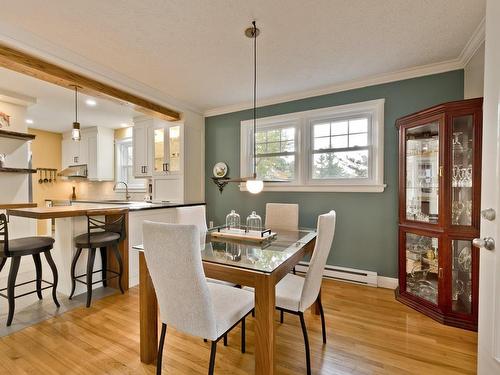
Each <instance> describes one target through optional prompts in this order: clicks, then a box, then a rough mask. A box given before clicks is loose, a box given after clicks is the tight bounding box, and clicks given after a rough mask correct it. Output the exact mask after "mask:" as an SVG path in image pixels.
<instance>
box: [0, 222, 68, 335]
mask: <svg viewBox="0 0 500 375" xmlns="http://www.w3.org/2000/svg"><path fill="white" fill-rule="evenodd" d="M53 245H54V239H53V238H51V237H42V236H36V237H23V238H15V239H12V240H9V230H8V221H7V216H5V214H0V272H1V271H2V268H3V267H4V265H5V262H7V258H10V270H9V277H8V280H7V288H3V289H0V296H2V297H4V298H7V300H8V301H9V314H8V316H7V327H9V326H10V325H11V324H12V319H13V318H14V309H15V299H16V298H19V297H24V296H27V295H29V294H33V293H37V295H38V298H39V299H42V290H45V289H49V288H52V298H53V299H54V303H55V304H56V306H57V307H59V301H57V295H56V290H57V280H58V276H57V268H56V265H55V263H54V260H53V259H52V256H51V255H50V250H52V247H53ZM41 253H43V254H45V259H46V260H47V263H48V264H49V266H50V269H51V270H52V276H53V282H48V281H45V280H43V279H42V261H41V259H40V254H41ZM28 255H31V256H32V257H33V261H34V262H35V270H36V279H35V280H31V281H26V282H23V283H21V284H17V285H16V278H17V272H18V271H19V265H20V264H21V257H23V256H28ZM30 283H36V289H35V290H33V291H31V292H27V293H23V294H20V295H18V296H16V295H15V288H16V287H18V286H22V285H27V284H30ZM42 283H44V284H47V286H45V287H42ZM5 290H6V291H7V295H5V294H4V293H3V292H4V291H5Z"/></svg>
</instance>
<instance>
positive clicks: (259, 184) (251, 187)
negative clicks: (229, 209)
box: [246, 178, 264, 194]
mask: <svg viewBox="0 0 500 375" xmlns="http://www.w3.org/2000/svg"><path fill="white" fill-rule="evenodd" d="M246 187H247V190H248V191H249V192H250V193H252V194H258V193H260V192H261V191H262V189H264V181H262V180H259V179H257V178H256V179H252V180H248V181H247V182H246Z"/></svg>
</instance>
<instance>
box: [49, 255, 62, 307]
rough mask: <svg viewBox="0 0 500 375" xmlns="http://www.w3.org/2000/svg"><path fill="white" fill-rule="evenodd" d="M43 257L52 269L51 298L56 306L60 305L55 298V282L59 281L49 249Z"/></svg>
mask: <svg viewBox="0 0 500 375" xmlns="http://www.w3.org/2000/svg"><path fill="white" fill-rule="evenodd" d="M45 259H46V260H47V263H48V264H49V267H50V269H51V271H52V279H53V281H52V299H53V300H54V303H55V304H56V306H57V307H61V305H59V301H58V300H57V283H58V282H59V274H58V273H57V267H56V264H55V263H54V259H52V255H51V254H50V251H46V252H45Z"/></svg>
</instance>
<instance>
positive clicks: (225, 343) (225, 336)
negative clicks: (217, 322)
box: [224, 333, 227, 346]
mask: <svg viewBox="0 0 500 375" xmlns="http://www.w3.org/2000/svg"><path fill="white" fill-rule="evenodd" d="M224 346H227V333H226V334H225V335H224Z"/></svg>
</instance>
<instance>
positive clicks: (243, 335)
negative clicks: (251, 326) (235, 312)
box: [241, 318, 246, 353]
mask: <svg viewBox="0 0 500 375" xmlns="http://www.w3.org/2000/svg"><path fill="white" fill-rule="evenodd" d="M245 331H246V328H245V318H243V319H242V320H241V352H242V353H245V351H246V339H245Z"/></svg>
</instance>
